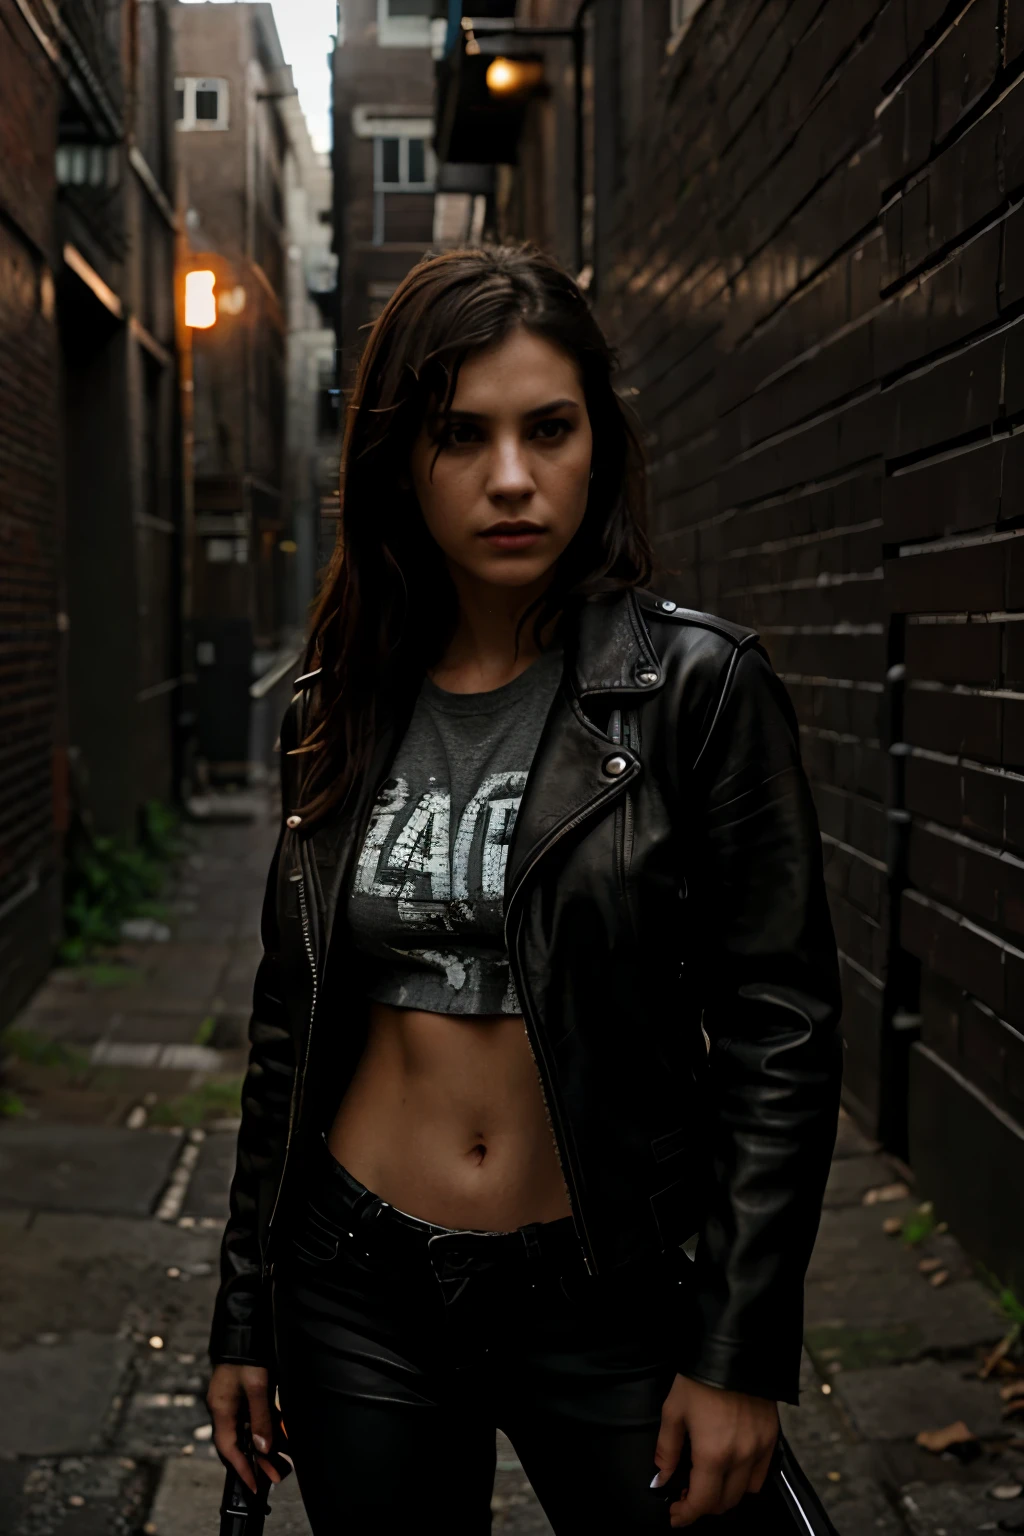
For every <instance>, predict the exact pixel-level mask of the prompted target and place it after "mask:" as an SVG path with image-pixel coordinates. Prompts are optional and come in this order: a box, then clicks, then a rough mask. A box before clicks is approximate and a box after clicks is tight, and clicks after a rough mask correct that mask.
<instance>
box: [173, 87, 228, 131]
mask: <svg viewBox="0 0 1024 1536" xmlns="http://www.w3.org/2000/svg"><path fill="white" fill-rule="evenodd" d="M174 111H175V117H176V118H177V126H178V128H179V129H180V130H181V131H182V132H184V133H193V132H195V131H197V130H198V131H200V132H202V131H207V132H208V131H209V130H210V129H221V128H226V127H227V126H228V82H227V81H226V80H196V79H190V78H187V79H184V80H182V79H179V80H175V82H174Z"/></svg>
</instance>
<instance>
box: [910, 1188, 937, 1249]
mask: <svg viewBox="0 0 1024 1536" xmlns="http://www.w3.org/2000/svg"><path fill="white" fill-rule="evenodd" d="M935 1227H936V1220H935V1207H934V1206H933V1205H932V1203H931V1201H930V1200H926V1201H925V1203H924V1205H919V1206H918V1207H917V1209H916V1210H914V1211H911V1213H910V1215H909V1216H908V1217H907V1218H906V1220H905V1221H904V1223H903V1241H904V1242H905V1243H906V1244H907V1246H908V1247H909V1248H916V1247H917V1245H918V1243H923V1242H924V1241H925V1239H926V1238H928V1237H931V1235H932V1233H933V1232H934V1231H935Z"/></svg>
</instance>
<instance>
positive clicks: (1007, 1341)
mask: <svg viewBox="0 0 1024 1536" xmlns="http://www.w3.org/2000/svg"><path fill="white" fill-rule="evenodd" d="M1019 1338H1020V1329H1019V1328H1017V1327H1015V1328H1011V1329H1010V1331H1009V1333H1008V1334H1007V1335H1006V1337H1005V1338H1003V1339H1000V1340H999V1343H998V1344H997V1345H996V1347H995V1349H994V1350H993V1351H992V1353H991V1354H990V1355H989V1356H988V1357H987V1358H986V1360H985V1364H984V1365H983V1366H982V1368H981V1370H980V1371H979V1372H978V1375H979V1376H980V1377H981V1379H982V1381H987V1380H988V1378H989V1377H990V1376H991V1374H992V1372H993V1371H994V1370H995V1368H996V1366H997V1365H1002V1363H1003V1362H1004V1361H1005V1360H1006V1356H1007V1355H1008V1354H1009V1352H1010V1350H1011V1349H1012V1348H1013V1346H1014V1345H1015V1344H1016V1342H1017V1340H1018V1339H1019Z"/></svg>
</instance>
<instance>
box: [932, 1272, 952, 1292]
mask: <svg viewBox="0 0 1024 1536" xmlns="http://www.w3.org/2000/svg"><path fill="white" fill-rule="evenodd" d="M948 1279H949V1270H948V1269H937V1270H936V1271H935V1273H934V1275H932V1276H931V1277H930V1278H929V1281H928V1284H929V1285H933V1286H934V1287H935V1289H936V1290H938V1288H939V1286H940V1285H945V1283H946V1281H947V1280H948Z"/></svg>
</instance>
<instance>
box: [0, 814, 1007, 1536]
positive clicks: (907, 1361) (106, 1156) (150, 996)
mask: <svg viewBox="0 0 1024 1536" xmlns="http://www.w3.org/2000/svg"><path fill="white" fill-rule="evenodd" d="M215 809H216V808H214V811H215ZM256 810H257V815H256V817H255V819H254V820H251V821H244V820H234V821H231V822H226V823H223V824H222V823H220V822H218V821H217V820H216V814H214V817H213V818H212V819H210V820H208V821H207V822H206V823H204V824H203V825H201V826H199V827H194V828H193V829H192V830H191V832H190V849H189V852H188V854H187V857H186V858H185V860H184V862H183V864H182V866H181V869H180V873H179V876H178V878H177V879H176V881H175V883H174V886H173V888H172V890H171V892H170V894H169V897H168V900H167V922H168V924H169V926H170V929H171V938H170V939H169V941H167V942H149V943H132V944H125V945H124V946H122V948H121V949H120V950H119V951H118V952H117V954H116V955H113V956H111V957H109V958H105V960H104V963H103V964H102V965H92V966H87V967H83V968H79V969H66V970H58V971H55V972H54V973H53V975H52V976H51V978H50V980H49V981H48V982H47V984H46V985H45V986H44V987H43V988H42V989H41V991H40V992H39V993H38V994H37V996H36V998H35V999H34V1001H33V1003H32V1005H31V1006H30V1007H29V1008H28V1009H27V1010H26V1011H25V1012H24V1014H23V1015H22V1017H21V1018H20V1019H19V1021H18V1024H17V1027H16V1030H15V1034H14V1040H15V1042H16V1044H15V1060H14V1063H13V1067H12V1073H13V1079H14V1087H15V1089H16V1091H17V1092H18V1093H19V1095H20V1096H21V1098H22V1099H23V1101H24V1103H25V1106H26V1109H27V1111H28V1113H27V1114H26V1115H25V1116H23V1117H22V1118H20V1119H16V1120H8V1121H3V1122H0V1533H2V1536H100V1533H103V1536H107V1533H124V1536H135V1533H141V1532H145V1533H147V1536H151V1533H154V1532H156V1533H160V1536H195V1533H202V1532H204V1531H211V1532H212V1531H215V1530H216V1529H217V1520H218V1513H217V1512H218V1503H219V1495H220V1489H221V1486H222V1481H223V1474H222V1471H221V1468H220V1465H219V1463H218V1462H217V1461H216V1458H215V1457H214V1455H213V1452H212V1449H211V1446H210V1443H209V1434H208V1424H207V1419H206V1413H205V1409H204V1406H203V1393H204V1390H205V1378H206V1363H205V1348H206V1337H207V1328H208V1322H209V1315H210V1310H211V1304H212V1296H213V1292H214V1288H215V1285H216V1280H215V1273H214V1267H215V1260H216V1250H217V1245H218V1241H219V1229H220V1226H221V1223H222V1220H223V1211H224V1205H225V1198H226V1190H227V1183H228V1179H229V1177H230V1169H231V1164H232V1160H233V1146H234V1129H235V1125H234V1115H235V1114H236V1113H237V1111H236V1108H235V1105H236V1102H237V1091H238V1084H239V1080H240V1075H241V1071H242V1067H243V1063H244V1032H245V1025H246V1021H247V1016H248V1006H249V994H250V991H251V987H252V977H253V973H254V970H255V966H256V963H257V960H258V955H259V943H258V936H257V927H258V919H259V909H260V904H261V901H262V892H263V880H264V875H265V871H266V867H267V864H268V862H269V858H270V854H271V851H272V846H273V841H274V826H273V824H272V822H271V819H270V814H269V810H268V807H267V805H266V803H265V802H263V801H260V802H259V803H258V805H257V807H256ZM902 1223H907V1231H908V1232H909V1234H910V1235H911V1236H914V1237H915V1238H916V1239H917V1241H916V1242H915V1243H914V1245H913V1246H910V1245H908V1243H907V1242H906V1241H905V1240H904V1236H903V1234H902V1233H901V1234H892V1235H889V1234H887V1232H886V1230H885V1228H884V1226H883V1224H887V1225H888V1227H889V1228H893V1227H894V1226H896V1225H900V1224H902ZM914 1227H916V1228H917V1231H912V1230H911V1229H912V1228H914ZM937 1277H942V1278H937ZM806 1323H807V1326H806V1342H807V1352H806V1354H805V1360H804V1368H803V1375H804V1380H803V1400H802V1405H801V1407H800V1408H799V1409H798V1410H786V1411H785V1422H786V1428H787V1432H788V1434H789V1436H790V1439H791V1441H792V1443H793V1445H794V1447H795V1448H796V1450H797V1454H798V1456H799V1457H800V1459H801V1461H802V1462H803V1463H804V1465H805V1467H806V1469H807V1471H808V1473H809V1474H810V1475H811V1477H812V1479H813V1480H814V1482H815V1484H816V1485H817V1486H818V1487H819V1489H820V1490H821V1492H822V1495H823V1497H824V1499H825V1501H826V1503H827V1504H828V1506H829V1508H830V1510H831V1513H832V1517H833V1519H834V1521H835V1523H836V1525H837V1527H838V1529H839V1531H840V1533H841V1536H869V1533H881V1536H889V1533H893V1536H896V1533H902V1536H961V1533H963V1536H966V1533H968V1532H971V1533H973V1532H975V1531H1006V1532H1014V1531H1016V1532H1021V1533H1024V1494H1021V1493H1020V1492H1019V1489H1020V1485H1021V1484H1024V1412H1022V1413H1021V1415H1020V1416H1018V1417H1016V1418H1014V1417H1007V1416H1005V1415H1006V1411H1007V1407H1008V1406H1009V1407H1012V1403H1008V1402H1007V1401H1006V1400H1004V1399H1005V1397H1006V1394H1007V1393H1008V1391H1009V1390H1010V1389H1012V1387H1013V1384H1014V1382H1015V1381H1017V1380H1021V1379H1024V1378H1022V1377H1015V1376H1014V1375H1012V1374H1011V1368H1010V1367H1009V1366H1008V1365H1006V1364H1004V1365H1003V1366H1000V1367H997V1368H996V1369H995V1370H994V1371H993V1373H992V1374H991V1376H990V1378H989V1379H982V1378H981V1377H980V1376H979V1367H980V1365H981V1362H982V1361H984V1359H985V1358H986V1356H987V1355H988V1354H990V1352H991V1351H992V1349H993V1347H994V1346H995V1345H996V1344H997V1343H998V1342H999V1340H1000V1339H1001V1338H1002V1337H1003V1336H1005V1335H1006V1333H1007V1332H1008V1330H1009V1323H1008V1320H1007V1318H1006V1317H1005V1316H1004V1315H1003V1314H1002V1313H1001V1312H1000V1310H999V1309H998V1307H997V1306H996V1304H995V1302H994V1300H993V1297H992V1295H991V1293H990V1291H989V1290H988V1289H987V1288H986V1287H985V1286H984V1285H983V1284H982V1282H981V1281H980V1280H979V1279H978V1278H976V1277H975V1276H974V1274H973V1273H972V1270H971V1266H970V1264H969V1262H968V1261H967V1259H966V1258H965V1256H964V1255H963V1253H962V1252H961V1250H960V1249H959V1247H958V1245H957V1243H956V1241H955V1239H954V1237H953V1236H952V1235H951V1234H949V1233H948V1232H945V1231H943V1230H941V1229H935V1228H934V1218H933V1217H932V1216H930V1215H929V1214H928V1213H924V1215H923V1216H922V1215H920V1214H919V1213H918V1209H917V1201H916V1199H915V1197H914V1196H913V1194H912V1193H911V1192H910V1191H909V1190H907V1189H906V1188H905V1186H903V1185H902V1173H901V1171H900V1170H899V1169H898V1168H895V1167H894V1166H893V1165H891V1164H890V1163H889V1162H888V1160H887V1159H885V1158H884V1157H882V1156H881V1155H880V1154H879V1153H878V1152H877V1150H876V1149H874V1148H872V1147H871V1146H869V1145H868V1144H867V1143H866V1142H865V1141H864V1139H863V1138H862V1137H861V1136H860V1135H859V1134H858V1132H857V1131H856V1129H855V1128H854V1126H853V1125H852V1123H851V1122H850V1121H848V1120H844V1122H843V1126H842V1130H841V1136H840V1144H839V1147H838V1148H837V1156H836V1160H835V1163H834V1165H833V1171H832V1178H831V1180H830V1185H829V1194H828V1199H827V1206H826V1210H825V1213H824V1216H823V1220H822V1226H821V1232H820V1236H819V1240H818V1244H817V1247H816V1250H815V1255H814V1259H813V1262H812V1266H811V1270H810V1274H809V1276H808V1285H807V1314H806ZM961 1419H962V1420H964V1421H965V1422H966V1424H967V1426H968V1428H969V1429H970V1430H971V1431H972V1432H973V1434H974V1436H975V1437H977V1438H976V1440H975V1442H974V1443H973V1444H969V1445H968V1447H967V1450H966V1451H961V1452H960V1453H959V1454H957V1455H954V1454H952V1453H950V1452H946V1453H945V1454H944V1455H943V1454H935V1453H932V1452H929V1451H927V1450H925V1449H923V1448H921V1447H920V1446H918V1445H916V1444H915V1437H916V1435H917V1434H918V1433H919V1432H920V1431H922V1430H935V1429H940V1428H942V1427H944V1426H946V1425H948V1424H951V1423H953V1422H955V1421H957V1420H961ZM1015 1442H1016V1445H1015ZM1015 1489H1017V1490H1018V1492H1017V1493H1014V1490H1015ZM997 1493H998V1495H999V1496H998V1497H997V1496H996V1495H997ZM273 1505H274V1518H273V1522H272V1524H271V1526H269V1527H268V1530H270V1532H271V1536H308V1529H309V1528H308V1525H307V1523H306V1521H305V1517H304V1515H303V1512H302V1507H301V1501H300V1500H299V1496H298V1491H297V1489H296V1487H295V1482H294V1479H290V1480H289V1483H288V1484H286V1485H285V1488H284V1490H283V1491H282V1492H281V1493H280V1494H279V1495H277V1496H275V1498H274V1500H273ZM435 1518H436V1519H438V1521H439V1528H441V1529H443V1528H444V1526H443V1511H442V1512H434V1513H431V1512H427V1511H420V1512H416V1513H415V1514H414V1515H413V1516H412V1517H411V1519H410V1530H412V1529H416V1528H420V1529H422V1528H430V1526H429V1521H430V1520H431V1519H435ZM493 1519H494V1530H495V1531H496V1532H500V1533H502V1536H540V1533H542V1532H548V1531H549V1527H548V1524H547V1522H546V1520H545V1519H544V1516H543V1513H542V1512H541V1510H540V1509H539V1507H538V1505H537V1503H536V1500H535V1499H534V1498H533V1495H532V1493H531V1491H530V1489H529V1486H528V1484H527V1482H526V1480H525V1477H524V1476H523V1473H522V1469H521V1468H520V1466H519V1463H518V1461H517V1459H516V1456H515V1452H514V1450H513V1449H512V1447H511V1445H509V1443H508V1442H507V1441H506V1440H504V1437H500V1439H499V1447H498V1474H497V1481H496V1485H495V1497H494V1505H493Z"/></svg>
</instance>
